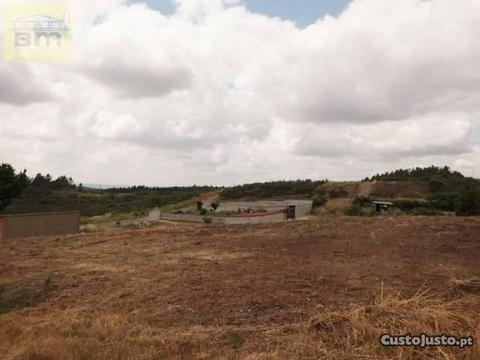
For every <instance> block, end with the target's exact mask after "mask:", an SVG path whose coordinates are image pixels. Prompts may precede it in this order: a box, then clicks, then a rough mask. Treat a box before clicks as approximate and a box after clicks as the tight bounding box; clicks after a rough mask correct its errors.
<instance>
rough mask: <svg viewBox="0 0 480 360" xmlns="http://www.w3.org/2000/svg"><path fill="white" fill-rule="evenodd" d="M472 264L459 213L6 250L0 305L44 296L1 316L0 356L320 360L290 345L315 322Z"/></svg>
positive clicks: (7, 246) (84, 238)
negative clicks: (283, 359) (299, 331)
mask: <svg viewBox="0 0 480 360" xmlns="http://www.w3.org/2000/svg"><path fill="white" fill-rule="evenodd" d="M479 257H480V219H478V218H477V219H462V218H455V217H445V218H421V217H417V218H410V217H395V218H389V217H384V218H334V217H331V218H323V219H319V220H312V221H309V222H295V223H284V224H275V225H257V226H252V227H245V226H238V227H236V226H232V227H208V228H207V227H204V226H186V225H182V226H178V227H164V228H159V229H155V230H145V231H125V232H116V233H110V234H96V235H78V236H70V237H63V238H49V239H36V240H18V241H8V242H4V243H0V285H2V286H3V289H4V291H3V297H4V299H5V298H7V300H8V299H10V300H12V299H17V297H18V296H17V294H18V293H19V292H21V291H23V292H24V293H26V294H27V295H25V296H29V295H28V292H29V291H30V292H31V293H35V291H37V292H38V291H40V292H41V291H44V293H45V299H42V300H41V301H40V300H39V301H31V302H30V303H29V304H28V305H30V306H18V308H9V309H7V310H4V314H3V315H0V358H2V359H4V358H5V359H9V358H12V359H13V358H15V357H16V356H17V359H28V358H30V359H56V358H69V359H70V358H78V359H83V358H85V359H87V358H90V359H91V358H101V359H116V358H122V359H123V358H125V359H136V358H139V359H142V358H145V359H150V358H152V359H153V358H171V357H176V358H194V357H195V358H205V359H208V358H212V357H220V356H221V357H227V358H235V357H240V358H243V357H246V356H247V355H249V356H251V358H252V359H253V358H255V359H257V358H270V357H268V356H271V357H272V358H275V357H277V356H276V355H278V357H281V354H288V357H290V358H291V357H293V358H296V357H297V356H298V358H307V357H309V356H310V355H311V357H312V358H318V357H319V356H318V353H315V352H312V353H310V352H309V351H306V350H295V351H297V352H291V351H290V352H289V350H288V349H287V348H288V346H290V345H288V342H289V341H291V340H289V339H290V336H291V335H292V334H293V333H294V332H296V331H297V329H298V327H299V326H301V324H303V323H304V322H308V319H309V318H310V317H311V316H312V315H313V314H315V313H318V312H319V311H321V312H327V311H336V310H341V309H346V308H348V307H349V306H351V305H352V304H359V303H368V302H369V301H372V299H373V298H374V297H375V295H376V294H378V292H379V291H380V288H381V286H382V283H383V284H384V288H385V289H384V291H390V290H391V291H392V292H393V291H395V292H398V291H401V292H402V294H404V295H405V296H410V295H413V294H415V293H416V292H417V291H418V290H419V289H420V288H422V287H423V288H428V289H430V291H429V294H431V295H432V296H435V297H437V298H441V299H449V298H451V297H452V296H454V295H452V288H451V282H450V281H451V280H452V279H454V278H455V279H467V278H472V277H475V276H477V277H478V275H479V274H480V261H479ZM48 278H50V280H47V281H48V284H45V281H46V279H48ZM47 286H48V289H46V287H47ZM42 288H43V290H38V289H42ZM47 293H48V294H47ZM0 296H1V291H0ZM32 297H33V298H35V299H38V297H35V296H33V295H32ZM4 302H5V300H4ZM0 309H1V306H0ZM0 313H1V312H0ZM295 341H297V342H298V339H297V340H295ZM297 345H298V344H297ZM305 346H307V345H305ZM286 349H287V350H286ZM92 354H95V356H94V357H92ZM262 354H263V355H265V357H262V356H263V355H262ZM275 354H276V355H275ZM252 356H253V357H252ZM284 356H285V357H287V355H284Z"/></svg>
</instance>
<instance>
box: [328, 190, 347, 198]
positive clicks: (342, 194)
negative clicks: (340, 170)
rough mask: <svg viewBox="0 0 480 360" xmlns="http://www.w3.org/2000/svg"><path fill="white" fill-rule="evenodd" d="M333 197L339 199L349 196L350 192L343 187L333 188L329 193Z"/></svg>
mask: <svg viewBox="0 0 480 360" xmlns="http://www.w3.org/2000/svg"><path fill="white" fill-rule="evenodd" d="M329 195H330V197H331V198H332V199H338V198H343V197H347V196H348V192H347V191H346V190H345V189H343V188H333V189H332V190H330V193H329Z"/></svg>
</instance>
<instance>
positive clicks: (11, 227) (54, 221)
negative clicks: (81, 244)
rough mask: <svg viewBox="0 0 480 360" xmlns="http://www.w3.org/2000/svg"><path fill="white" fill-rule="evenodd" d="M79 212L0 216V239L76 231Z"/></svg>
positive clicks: (78, 223) (77, 229)
mask: <svg viewBox="0 0 480 360" xmlns="http://www.w3.org/2000/svg"><path fill="white" fill-rule="evenodd" d="M79 228H80V213H76V212H69V213H44V214H19V215H7V216H0V239H11V238H24V237H34V236H52V235H65V234H74V233H78V231H79Z"/></svg>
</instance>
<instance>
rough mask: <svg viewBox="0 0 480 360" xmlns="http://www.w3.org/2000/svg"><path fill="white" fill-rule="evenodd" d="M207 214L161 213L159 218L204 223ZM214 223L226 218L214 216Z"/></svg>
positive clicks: (222, 221) (219, 222)
mask: <svg viewBox="0 0 480 360" xmlns="http://www.w3.org/2000/svg"><path fill="white" fill-rule="evenodd" d="M205 217H206V216H201V215H190V214H164V213H161V214H160V217H159V219H158V220H168V221H183V222H194V223H203V222H204V221H203V219H204V218H205ZM211 219H212V223H214V224H223V223H224V218H221V217H215V216H212V217H211Z"/></svg>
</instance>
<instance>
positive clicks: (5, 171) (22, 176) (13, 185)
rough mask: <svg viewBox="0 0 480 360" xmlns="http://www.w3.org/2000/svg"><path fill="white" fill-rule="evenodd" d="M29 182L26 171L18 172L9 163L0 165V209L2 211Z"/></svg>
mask: <svg viewBox="0 0 480 360" xmlns="http://www.w3.org/2000/svg"><path fill="white" fill-rule="evenodd" d="M29 183H30V179H29V178H28V176H27V171H26V170H24V171H23V172H20V173H18V174H16V173H15V169H14V168H13V167H12V166H11V165H9V164H2V165H1V166H0V211H3V210H4V209H5V208H6V207H7V206H8V205H9V204H10V203H11V201H12V199H14V198H16V197H18V196H20V195H21V194H22V193H23V191H24V190H25V189H26V188H27V186H28V185H29Z"/></svg>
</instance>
